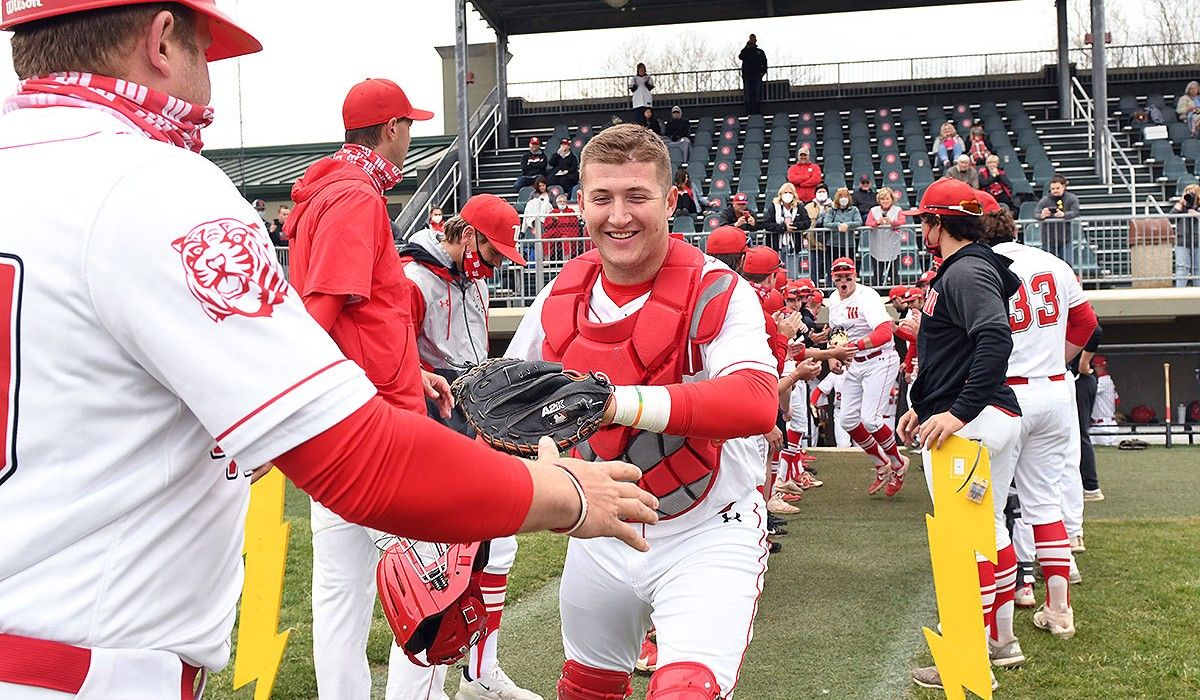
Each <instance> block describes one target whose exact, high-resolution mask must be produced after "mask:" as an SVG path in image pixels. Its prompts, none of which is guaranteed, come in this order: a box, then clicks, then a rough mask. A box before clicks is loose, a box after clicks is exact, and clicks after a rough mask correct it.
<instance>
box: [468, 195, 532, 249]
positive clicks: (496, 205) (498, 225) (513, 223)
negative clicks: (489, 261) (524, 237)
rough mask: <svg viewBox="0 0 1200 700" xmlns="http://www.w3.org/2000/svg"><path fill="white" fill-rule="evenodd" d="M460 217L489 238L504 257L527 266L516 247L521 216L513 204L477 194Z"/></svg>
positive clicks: (491, 196)
mask: <svg viewBox="0 0 1200 700" xmlns="http://www.w3.org/2000/svg"><path fill="white" fill-rule="evenodd" d="M458 215H459V216H461V217H462V218H463V220H464V221H466V222H467V223H468V224H471V225H472V226H474V227H475V228H476V229H477V230H478V231H479V232H480V233H482V234H483V235H484V236H485V237H487V239H488V242H489V243H491V244H492V245H493V246H494V247H495V248H496V250H498V251H500V253H501V254H502V255H504V257H506V258H508V259H509V260H512V261H513V262H515V263H516V264H518V265H524V264H525V258H523V257H521V254H520V253H518V252H517V246H516V236H517V229H518V228H520V226H521V215H520V214H518V213H517V210H516V209H513V206H512V205H511V204H509V203H508V202H506V201H504V200H503V199H501V198H499V197H497V196H496V195H494V194H477V195H475V196H474V197H471V198H470V199H468V200H467V204H466V206H464V207H463V208H462V211H460V212H459V213H458Z"/></svg>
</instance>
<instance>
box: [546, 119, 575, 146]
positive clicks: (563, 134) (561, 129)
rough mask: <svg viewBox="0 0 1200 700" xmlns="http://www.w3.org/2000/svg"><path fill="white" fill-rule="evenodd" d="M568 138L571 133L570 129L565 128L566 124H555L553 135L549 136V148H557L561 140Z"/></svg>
mask: <svg viewBox="0 0 1200 700" xmlns="http://www.w3.org/2000/svg"><path fill="white" fill-rule="evenodd" d="M569 138H571V131H570V129H568V128H567V125H566V124H556V125H555V126H554V133H552V134H550V147H551V148H558V143H559V142H560V141H562V140H563V139H569Z"/></svg>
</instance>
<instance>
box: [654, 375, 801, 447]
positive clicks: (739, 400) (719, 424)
mask: <svg viewBox="0 0 1200 700" xmlns="http://www.w3.org/2000/svg"><path fill="white" fill-rule="evenodd" d="M667 392H668V393H670V395H671V417H670V419H669V420H668V421H667V427H666V429H665V430H663V432H664V433H667V434H668V435H685V436H687V437H698V438H709V439H711V440H728V439H731V438H736V437H745V436H748V435H763V434H765V433H769V432H771V428H773V427H774V426H775V416H776V414H777V413H778V403H779V378H778V377H776V376H775V375H773V374H771V373H769V372H764V371H762V370H755V369H743V370H738V371H736V372H732V373H730V374H727V375H725V376H723V377H717V378H716V379H709V380H705V381H702V382H688V383H685V384H671V385H668V386H667Z"/></svg>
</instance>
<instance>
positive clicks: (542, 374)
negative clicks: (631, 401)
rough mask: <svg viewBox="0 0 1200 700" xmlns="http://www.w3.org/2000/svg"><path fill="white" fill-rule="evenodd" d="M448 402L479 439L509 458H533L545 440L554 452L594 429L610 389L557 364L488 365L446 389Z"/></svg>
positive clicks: (598, 377)
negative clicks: (552, 444) (451, 399)
mask: <svg viewBox="0 0 1200 700" xmlns="http://www.w3.org/2000/svg"><path fill="white" fill-rule="evenodd" d="M451 391H452V392H453V394H454V401H455V403H456V404H457V405H458V407H459V408H460V409H461V410H462V412H463V415H465V416H466V417H467V421H468V422H470V424H471V426H472V427H474V428H475V430H477V431H478V432H479V435H480V436H481V437H482V438H483V439H484V441H485V442H487V443H488V444H489V445H491V446H492V447H493V448H495V449H497V450H500V451H502V452H507V453H509V454H514V455H521V456H527V457H528V456H536V455H537V449H538V440H539V439H540V438H541V437H542V436H543V435H548V436H550V437H551V438H552V439H553V440H554V442H555V444H556V445H558V449H559V450H565V449H567V448H569V447H571V446H573V445H576V444H578V443H580V442H582V441H584V440H586V439H587V438H588V437H590V436H591V435H592V434H593V433H595V432H596V431H597V430H598V429H599V428H600V422H601V419H602V418H603V417H604V407H605V405H606V404H607V403H608V399H609V397H610V396H612V393H613V386H612V383H611V382H610V381H609V380H608V377H606V376H604V375H603V374H601V373H599V372H589V373H587V374H580V373H579V372H573V371H570V370H564V369H563V366H562V365H561V364H559V363H557V362H541V361H538V362H527V361H525V360H515V359H511V358H500V359H496V360H488V361H487V362H484V363H482V364H479V365H477V366H475V367H473V368H472V369H470V370H468V371H467V372H466V373H465V374H463V375H462V376H461V377H459V378H458V379H456V380H454V384H453V385H452V386H451Z"/></svg>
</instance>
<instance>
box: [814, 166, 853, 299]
mask: <svg viewBox="0 0 1200 700" xmlns="http://www.w3.org/2000/svg"><path fill="white" fill-rule="evenodd" d="M860 226H862V214H859V213H858V209H857V208H856V207H855V206H854V204H853V202H852V200H851V199H850V190H848V189H847V188H845V187H841V188H839V189H838V191H837V194H835V195H834V196H833V206H832V207H830V208H829V209H827V210H826V211H825V213H824V214H823V215H822V217H821V220H820V221H818V222H817V227H818V228H819V229H827V230H825V231H818V233H817V236H818V240H819V241H821V242H822V243H824V244H825V248H824V250H822V251H821V252H820V254H819V255H818V256H817V260H818V265H817V270H816V274H817V279H818V281H824V280H826V279H827V278H828V276H829V266H830V264H831V263H832V262H833V261H834V260H836V259H838V258H853V257H854V243H855V236H856V233H855V232H856V231H857V229H858V227H860ZM830 284H832V281H830Z"/></svg>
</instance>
